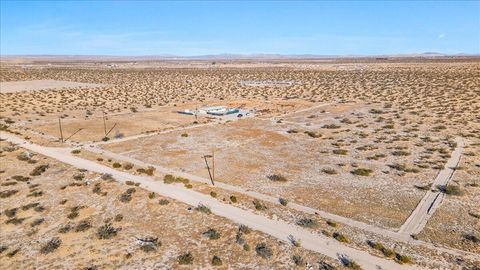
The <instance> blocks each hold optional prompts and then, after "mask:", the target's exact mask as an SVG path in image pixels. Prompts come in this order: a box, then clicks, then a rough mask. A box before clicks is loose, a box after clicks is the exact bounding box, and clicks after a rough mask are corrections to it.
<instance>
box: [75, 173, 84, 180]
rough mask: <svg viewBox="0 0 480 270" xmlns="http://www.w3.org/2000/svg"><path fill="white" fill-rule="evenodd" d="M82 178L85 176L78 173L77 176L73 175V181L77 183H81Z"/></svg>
mask: <svg viewBox="0 0 480 270" xmlns="http://www.w3.org/2000/svg"><path fill="white" fill-rule="evenodd" d="M84 178H85V174H83V173H78V174H75V175H74V176H73V179H74V180H77V181H81V180H83V179H84Z"/></svg>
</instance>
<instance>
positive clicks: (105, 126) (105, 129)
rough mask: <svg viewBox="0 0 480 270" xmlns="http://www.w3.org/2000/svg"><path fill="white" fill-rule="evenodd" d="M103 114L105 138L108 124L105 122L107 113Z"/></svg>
mask: <svg viewBox="0 0 480 270" xmlns="http://www.w3.org/2000/svg"><path fill="white" fill-rule="evenodd" d="M102 112H103V131H104V133H105V137H107V123H106V122H105V111H102Z"/></svg>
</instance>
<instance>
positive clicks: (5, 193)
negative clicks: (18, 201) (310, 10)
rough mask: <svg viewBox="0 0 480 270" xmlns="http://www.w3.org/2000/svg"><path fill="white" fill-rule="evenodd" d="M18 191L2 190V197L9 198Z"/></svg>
mask: <svg viewBox="0 0 480 270" xmlns="http://www.w3.org/2000/svg"><path fill="white" fill-rule="evenodd" d="M17 192H18V190H15V189H11V190H3V191H0V198H2V199H4V198H8V197H10V196H12V195H14V194H16V193H17Z"/></svg>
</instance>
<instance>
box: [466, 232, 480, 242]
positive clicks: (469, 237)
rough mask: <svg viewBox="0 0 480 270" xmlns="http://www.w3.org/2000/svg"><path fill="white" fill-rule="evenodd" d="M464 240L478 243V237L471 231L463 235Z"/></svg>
mask: <svg viewBox="0 0 480 270" xmlns="http://www.w3.org/2000/svg"><path fill="white" fill-rule="evenodd" d="M463 237H464V238H465V239H466V240H468V241H471V242H473V243H480V238H479V237H478V236H476V235H475V234H473V233H468V234H465V235H464V236H463Z"/></svg>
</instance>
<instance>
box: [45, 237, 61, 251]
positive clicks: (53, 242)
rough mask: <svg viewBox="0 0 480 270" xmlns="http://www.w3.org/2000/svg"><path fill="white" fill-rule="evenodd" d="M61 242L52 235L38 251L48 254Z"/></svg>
mask: <svg viewBox="0 0 480 270" xmlns="http://www.w3.org/2000/svg"><path fill="white" fill-rule="evenodd" d="M61 244H62V240H60V238H58V237H54V238H52V239H50V241H48V242H47V243H46V244H45V245H43V246H42V247H41V248H40V253H42V254H48V253H51V252H54V251H55V250H56V249H57V248H58V247H60V245H61Z"/></svg>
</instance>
